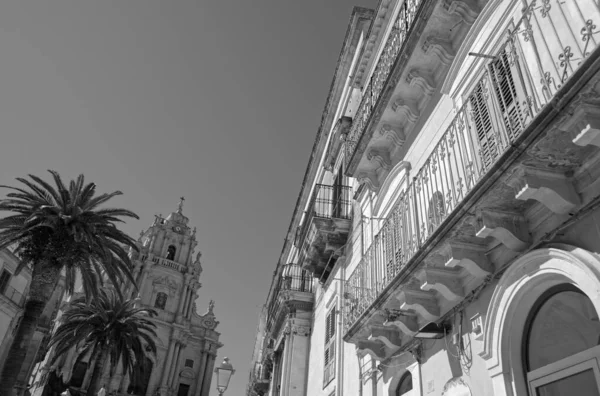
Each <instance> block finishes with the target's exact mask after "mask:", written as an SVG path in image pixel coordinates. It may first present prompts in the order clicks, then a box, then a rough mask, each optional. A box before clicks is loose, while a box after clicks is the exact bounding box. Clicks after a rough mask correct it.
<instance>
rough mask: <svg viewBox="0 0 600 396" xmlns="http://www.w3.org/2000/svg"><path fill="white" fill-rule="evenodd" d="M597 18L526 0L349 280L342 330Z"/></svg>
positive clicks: (440, 216) (578, 2) (547, 92)
mask: <svg viewBox="0 0 600 396" xmlns="http://www.w3.org/2000/svg"><path fill="white" fill-rule="evenodd" d="M599 20H600V9H599V6H598V5H597V4H596V3H595V2H594V1H593V0H566V1H565V0H544V1H541V2H537V1H535V0H534V1H531V2H530V3H529V5H528V7H526V8H525V10H524V11H523V14H522V16H521V18H520V19H519V20H518V21H517V22H516V23H515V24H514V25H513V26H512V27H511V28H510V29H509V31H508V32H507V38H506V40H505V41H504V44H503V45H502V46H501V48H500V49H499V50H498V52H497V53H496V54H495V56H494V57H493V60H492V61H491V62H490V63H489V64H488V65H487V66H486V68H485V70H484V72H483V75H482V77H481V78H480V79H479V80H478V81H477V83H476V84H475V86H474V89H473V91H472V92H471V93H470V95H469V96H468V97H467V98H466V100H465V101H464V103H463V105H462V107H461V108H460V109H459V110H458V111H457V114H456V115H455V117H454V119H453V120H452V122H451V123H450V125H449V127H448V128H447V129H446V131H445V132H444V134H443V135H442V136H441V138H440V139H439V141H438V142H437V143H436V144H435V146H434V148H433V151H432V152H431V154H429V156H428V158H427V160H426V161H425V162H424V164H423V165H422V166H421V168H420V169H419V171H418V172H417V174H416V176H415V177H414V179H413V180H412V182H411V183H410V184H409V185H408V187H407V188H406V190H404V191H403V192H402V194H401V195H400V197H399V198H398V201H397V203H396V204H395V206H394V207H393V209H392V210H391V212H390V214H389V215H388V217H387V218H386V220H385V222H384V223H383V225H382V227H381V229H380V230H379V233H378V234H377V235H376V236H375V237H374V239H373V241H372V242H371V245H370V246H369V247H368V249H367V251H366V252H365V254H364V255H363V257H362V260H361V261H360V263H359V264H358V265H357V267H356V268H355V270H354V271H353V273H352V274H351V276H350V277H349V279H348V281H347V282H346V286H345V290H346V295H345V298H346V307H345V310H344V324H345V331H346V332H347V331H348V329H349V328H350V327H351V326H352V325H353V324H354V323H355V322H356V321H357V320H358V318H359V317H360V316H361V315H362V314H363V313H365V312H366V311H367V310H368V309H369V308H370V307H371V305H372V304H373V303H374V301H375V300H376V298H377V296H379V295H380V294H381V292H382V291H383V289H384V288H385V287H387V286H388V285H389V284H390V282H392V280H393V279H395V278H396V277H397V276H398V275H399V274H400V273H401V272H402V271H404V269H405V268H406V264H407V263H408V262H409V261H410V260H411V258H412V257H413V256H415V254H416V253H417V252H418V251H419V249H420V248H421V247H422V246H423V244H424V243H425V242H426V241H427V240H428V239H429V238H430V237H431V235H432V234H433V233H434V232H435V231H436V230H437V229H438V227H439V226H440V225H441V223H442V222H443V221H444V220H446V218H447V217H448V216H449V215H451V214H452V212H453V211H455V210H456V209H457V208H458V207H459V206H460V205H461V203H462V202H463V200H464V198H465V197H466V195H467V194H469V193H470V192H471V191H472V190H473V188H474V187H475V185H476V184H477V183H478V182H479V181H480V180H482V179H483V178H484V176H485V175H486V174H487V173H488V171H489V170H490V169H491V168H492V166H493V165H494V164H495V163H496V161H497V160H498V159H499V158H500V156H501V155H502V154H503V153H504V152H505V151H506V149H507V148H508V147H510V145H511V144H512V143H513V142H514V141H515V140H516V139H517V138H518V137H519V136H520V134H521V133H522V132H523V131H524V130H525V129H526V128H527V127H528V126H529V125H530V124H531V123H532V121H533V119H534V117H535V116H536V115H537V114H539V113H540V112H541V110H542V109H543V108H544V107H545V106H546V105H547V104H548V102H549V101H550V100H551V99H552V98H553V97H554V95H555V94H556V93H557V91H558V90H559V89H560V88H561V86H563V85H564V84H565V82H566V81H567V80H568V79H569V78H570V77H571V76H572V75H573V73H574V72H575V70H576V69H577V67H579V65H580V64H581V63H582V61H583V60H584V59H585V58H586V57H588V56H589V55H590V53H591V52H592V51H593V50H594V49H595V48H596V46H597V45H598V39H599V37H598V36H597V33H598V30H597V28H596V24H595V22H594V21H599ZM396 55H397V53H396ZM380 63H381V61H380ZM365 100H368V101H371V100H372V99H365ZM369 103H370V102H369ZM361 107H363V104H361ZM363 111H365V110H363ZM359 114H360V110H359ZM358 118H359V117H357V122H356V125H357V128H362V127H360V126H358V124H360V122H358ZM353 133H354V134H356V133H359V132H356V131H354V130H353Z"/></svg>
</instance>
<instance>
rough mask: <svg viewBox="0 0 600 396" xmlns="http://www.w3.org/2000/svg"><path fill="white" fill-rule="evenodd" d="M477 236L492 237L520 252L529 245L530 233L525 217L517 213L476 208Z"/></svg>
mask: <svg viewBox="0 0 600 396" xmlns="http://www.w3.org/2000/svg"><path fill="white" fill-rule="evenodd" d="M477 222H478V226H479V231H477V233H476V234H475V235H476V236H477V237H479V238H487V237H492V238H495V239H497V240H498V241H500V242H501V243H502V244H503V245H504V246H506V247H507V248H509V249H510V250H512V251H515V252H522V251H524V250H525V249H527V247H528V246H529V245H530V243H531V242H530V241H531V235H529V228H528V226H527V221H526V220H525V218H524V217H523V216H522V215H520V214H517V213H508V212H500V211H496V210H493V209H489V208H486V209H485V210H481V209H479V210H478V213H477Z"/></svg>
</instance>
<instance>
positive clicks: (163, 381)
mask: <svg viewBox="0 0 600 396" xmlns="http://www.w3.org/2000/svg"><path fill="white" fill-rule="evenodd" d="M174 350H175V341H174V340H171V342H170V344H169V351H168V352H167V358H166V359H165V365H164V366H163V372H162V378H161V381H160V387H161V388H164V387H166V386H167V379H168V377H169V371H170V368H171V361H172V360H173V352H174Z"/></svg>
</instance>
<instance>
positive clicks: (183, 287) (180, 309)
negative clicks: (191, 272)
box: [176, 277, 187, 323]
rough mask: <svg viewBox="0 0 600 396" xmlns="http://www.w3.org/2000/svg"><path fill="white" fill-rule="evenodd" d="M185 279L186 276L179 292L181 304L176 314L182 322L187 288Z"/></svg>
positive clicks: (177, 318)
mask: <svg viewBox="0 0 600 396" xmlns="http://www.w3.org/2000/svg"><path fill="white" fill-rule="evenodd" d="M185 280H186V279H185V277H184V281H183V285H182V286H181V293H179V305H178V307H177V316H176V320H177V323H180V322H181V316H182V313H183V307H184V305H185V298H186V290H187V285H186V284H185Z"/></svg>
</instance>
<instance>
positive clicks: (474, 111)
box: [469, 81, 498, 169]
mask: <svg viewBox="0 0 600 396" xmlns="http://www.w3.org/2000/svg"><path fill="white" fill-rule="evenodd" d="M488 95H489V92H488V90H487V86H486V81H481V82H480V83H479V84H477V86H476V87H475V89H474V90H473V93H471V96H470V97H469V103H470V105H471V120H472V122H473V128H474V129H475V133H476V134H477V140H478V141H479V149H480V156H481V161H482V167H483V168H484V169H487V168H489V167H490V166H491V165H492V164H493V163H494V160H495V159H496V157H497V153H498V147H497V144H496V141H495V139H494V131H493V125H492V118H491V112H490V108H491V106H490V103H489V102H488Z"/></svg>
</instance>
